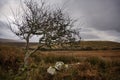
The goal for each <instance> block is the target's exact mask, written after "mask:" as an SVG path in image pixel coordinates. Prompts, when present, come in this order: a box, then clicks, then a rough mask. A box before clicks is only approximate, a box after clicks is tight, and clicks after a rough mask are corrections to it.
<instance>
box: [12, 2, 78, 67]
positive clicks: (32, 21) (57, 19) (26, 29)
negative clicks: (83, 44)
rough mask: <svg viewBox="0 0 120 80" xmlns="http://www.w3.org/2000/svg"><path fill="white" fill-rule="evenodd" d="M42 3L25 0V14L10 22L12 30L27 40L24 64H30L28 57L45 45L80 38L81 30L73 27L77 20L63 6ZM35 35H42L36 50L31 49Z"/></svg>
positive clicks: (23, 9)
mask: <svg viewBox="0 0 120 80" xmlns="http://www.w3.org/2000/svg"><path fill="white" fill-rule="evenodd" d="M40 3H41V4H40ZM40 3H38V2H35V1H33V0H29V1H25V3H24V4H25V7H23V6H22V11H23V15H22V16H21V15H17V16H19V17H21V18H20V19H18V17H16V16H14V21H13V22H12V23H11V24H10V27H11V31H12V32H14V33H15V34H16V35H17V36H19V37H20V38H22V39H25V40H26V52H25V58H24V66H28V58H29V57H30V56H31V55H32V54H33V53H35V52H36V51H37V50H38V49H39V48H41V47H42V46H43V45H46V46H47V47H50V48H51V47H52V46H53V45H60V44H61V45H62V44H63V43H70V42H71V43H73V42H75V41H76V39H79V40H80V35H79V30H75V29H74V28H73V27H74V24H75V22H76V20H74V19H72V18H71V17H70V16H69V15H68V14H66V13H64V11H63V10H62V9H61V8H54V9H52V8H51V7H50V6H49V5H47V4H46V3H45V2H44V1H41V2H40ZM13 25H14V26H15V27H17V30H16V29H14V28H13ZM34 35H38V36H40V38H39V43H38V46H37V48H36V49H35V50H33V51H29V43H30V42H29V40H30V38H31V37H32V36H34ZM76 35H77V37H78V38H77V37H76Z"/></svg>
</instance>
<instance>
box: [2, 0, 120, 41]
mask: <svg viewBox="0 0 120 80" xmlns="http://www.w3.org/2000/svg"><path fill="white" fill-rule="evenodd" d="M11 1H13V2H14V3H13V4H12V5H14V4H15V5H16V3H19V2H17V1H18V0H0V10H2V8H4V7H3V6H5V5H8V4H9V2H11ZM49 1H50V2H51V3H57V4H58V3H60V5H63V4H65V5H66V7H67V8H68V9H67V11H68V12H69V13H70V14H71V15H72V16H73V17H75V18H79V19H80V23H83V24H84V23H85V25H83V26H84V27H82V29H83V30H82V31H81V35H82V39H91V40H92V39H93V40H95V39H96V40H97V39H100V40H104V39H105V40H110V39H111V40H114V41H118V42H120V38H119V36H120V0H57V1H56V0H49ZM65 2H66V3H65ZM7 14H10V13H7ZM0 16H1V15H0ZM0 20H2V19H0ZM6 30H8V28H7V26H6V23H5V22H3V21H0V37H1V35H2V36H11V35H13V34H12V33H10V30H8V32H6ZM101 34H102V35H103V36H102V35H101Z"/></svg>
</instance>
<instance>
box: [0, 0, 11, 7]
mask: <svg viewBox="0 0 120 80" xmlns="http://www.w3.org/2000/svg"><path fill="white" fill-rule="evenodd" d="M8 1H9V0H0V9H1V8H2V7H3V6H4V5H6V4H7V3H8Z"/></svg>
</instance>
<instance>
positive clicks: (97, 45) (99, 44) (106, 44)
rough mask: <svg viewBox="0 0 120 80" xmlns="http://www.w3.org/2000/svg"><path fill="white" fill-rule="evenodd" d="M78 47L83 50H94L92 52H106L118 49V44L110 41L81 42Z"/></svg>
mask: <svg viewBox="0 0 120 80" xmlns="http://www.w3.org/2000/svg"><path fill="white" fill-rule="evenodd" d="M80 46H81V48H83V49H88V50H89V49H94V50H99V49H100V50H101V49H102V50H107V49H113V50H114V49H115V50H116V49H119V50H120V43H118V42H112V41H81V42H80Z"/></svg>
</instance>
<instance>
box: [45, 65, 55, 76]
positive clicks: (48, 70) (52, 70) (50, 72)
mask: <svg viewBox="0 0 120 80" xmlns="http://www.w3.org/2000/svg"><path fill="white" fill-rule="evenodd" d="M47 73H49V74H51V75H55V74H56V69H55V68H54V67H52V66H50V67H49V68H48V69H47Z"/></svg>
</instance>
